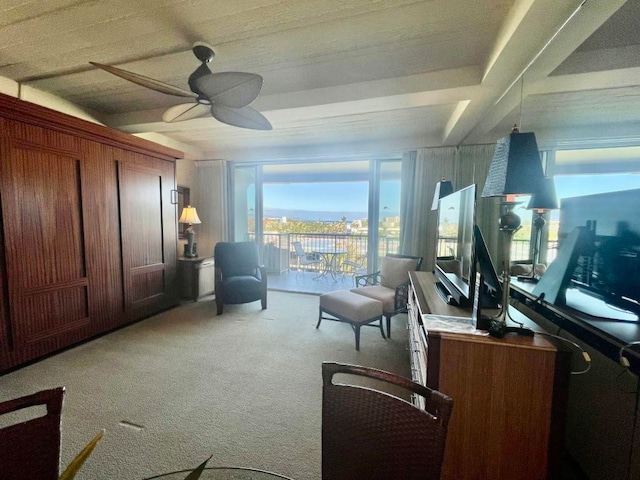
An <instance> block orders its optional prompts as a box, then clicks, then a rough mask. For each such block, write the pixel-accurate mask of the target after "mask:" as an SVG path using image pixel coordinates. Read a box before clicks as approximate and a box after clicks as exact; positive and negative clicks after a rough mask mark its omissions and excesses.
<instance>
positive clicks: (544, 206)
mask: <svg viewBox="0 0 640 480" xmlns="http://www.w3.org/2000/svg"><path fill="white" fill-rule="evenodd" d="M556 208H558V198H557V196H556V185H555V183H554V181H553V178H545V179H544V182H543V184H542V189H541V190H540V191H539V192H538V193H536V194H534V195H533V196H532V197H531V200H530V201H529V204H528V205H527V210H533V211H534V212H535V214H536V218H534V220H533V227H534V228H535V229H536V235H535V239H534V244H533V260H532V262H533V263H532V264H531V275H528V276H526V275H522V276H519V277H518V280H523V281H525V282H537V281H538V280H539V277H538V276H537V275H536V265H538V263H540V246H541V244H542V229H543V228H544V226H545V224H546V223H547V222H546V220H545V219H544V214H545V213H546V212H548V211H549V210H555V209H556Z"/></svg>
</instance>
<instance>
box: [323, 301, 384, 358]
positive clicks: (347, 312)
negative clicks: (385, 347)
mask: <svg viewBox="0 0 640 480" xmlns="http://www.w3.org/2000/svg"><path fill="white" fill-rule="evenodd" d="M323 314H326V315H331V316H330V317H326V316H323ZM323 319H324V320H334V321H337V322H345V323H348V324H349V325H351V328H353V331H354V332H355V334H356V350H360V327H362V326H363V325H369V326H372V327H379V328H380V333H381V334H382V338H387V337H385V335H384V329H383V328H382V302H381V301H380V300H376V299H375V298H370V297H365V296H364V295H358V294H357V293H353V292H350V291H348V290H338V291H336V292H329V293H323V294H322V295H320V314H319V316H318V324H317V325H316V328H318V327H320V322H322V320H323ZM374 322H378V325H373V323H374Z"/></svg>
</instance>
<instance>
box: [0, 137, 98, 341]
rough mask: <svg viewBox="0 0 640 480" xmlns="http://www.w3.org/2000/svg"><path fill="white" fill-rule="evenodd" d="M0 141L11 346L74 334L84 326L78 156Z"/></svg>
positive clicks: (85, 299) (85, 295)
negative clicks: (0, 148) (1, 143)
mask: <svg viewBox="0 0 640 480" xmlns="http://www.w3.org/2000/svg"><path fill="white" fill-rule="evenodd" d="M2 146H3V148H2V152H3V157H4V158H3V161H2V163H1V167H0V185H1V191H2V219H3V233H4V246H5V261H6V269H7V290H8V294H9V299H10V302H9V303H10V308H9V318H10V321H9V325H10V338H11V343H12V344H13V347H14V348H21V347H25V346H26V345H27V344H34V343H37V342H47V341H51V342H56V341H60V338H61V337H63V336H65V335H66V336H69V338H75V336H76V335H77V332H78V330H81V329H85V327H86V326H87V325H88V323H89V307H88V303H89V299H88V288H87V287H88V279H87V273H86V265H85V257H84V246H83V244H84V239H83V217H82V194H81V181H80V170H81V165H80V159H79V158H78V157H77V155H76V154H74V152H71V151H64V150H62V149H56V148H53V147H51V148H42V146H39V145H32V144H29V143H28V142H21V141H9V140H6V141H5V142H3V145H2ZM45 349H46V348H45Z"/></svg>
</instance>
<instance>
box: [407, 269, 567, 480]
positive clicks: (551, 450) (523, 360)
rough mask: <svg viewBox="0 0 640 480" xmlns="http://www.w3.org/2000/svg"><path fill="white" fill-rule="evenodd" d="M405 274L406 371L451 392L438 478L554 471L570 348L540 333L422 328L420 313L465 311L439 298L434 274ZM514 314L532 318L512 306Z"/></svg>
mask: <svg viewBox="0 0 640 480" xmlns="http://www.w3.org/2000/svg"><path fill="white" fill-rule="evenodd" d="M410 275H411V284H412V288H411V293H410V303H409V315H408V316H409V332H410V335H409V338H410V342H411V345H410V350H411V364H412V375H413V377H414V380H415V381H418V382H420V383H422V384H425V385H427V386H428V387H430V388H433V389H437V390H439V391H441V392H443V393H446V394H447V395H449V396H451V397H452V398H453V400H454V408H453V416H452V418H451V423H450V424H449V432H448V437H447V447H446V451H445V460H444V465H443V472H442V478H443V479H452V480H453V479H455V480H463V479H477V480H481V479H496V480H497V479H514V478H517V479H532V480H533V479H535V480H538V479H541V478H553V477H554V472H555V471H556V469H557V463H558V460H559V457H560V455H561V452H562V439H563V434H564V414H565V405H566V395H567V386H568V382H569V369H570V360H571V359H570V353H569V352H565V351H559V350H558V349H556V347H555V346H554V345H552V344H551V343H549V342H548V341H547V340H546V339H545V338H543V337H542V336H540V335H536V336H534V337H525V336H518V335H515V334H508V335H506V336H505V337H504V338H503V339H496V338H493V337H489V336H482V335H475V334H470V333H469V334H466V333H452V332H446V331H435V330H432V331H429V330H428V328H425V325H424V324H423V323H427V319H428V317H424V315H425V314H435V315H448V316H459V317H470V315H471V312H470V311H469V310H466V309H461V308H456V307H451V306H449V305H447V304H445V303H444V302H443V301H442V300H441V299H440V297H439V296H438V295H437V293H436V290H435V287H434V283H435V281H436V280H435V277H434V275H433V274H431V273H427V272H415V273H411V274H410ZM513 315H514V316H517V319H518V320H519V321H523V322H525V323H526V324H531V325H533V324H532V323H531V322H530V321H529V320H528V319H527V318H526V317H524V316H523V315H521V314H520V313H519V312H515V311H514V313H513ZM423 320H424V322H423ZM536 329H538V330H539V328H538V327H536Z"/></svg>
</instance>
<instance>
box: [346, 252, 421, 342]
mask: <svg viewBox="0 0 640 480" xmlns="http://www.w3.org/2000/svg"><path fill="white" fill-rule="evenodd" d="M421 266H422V257H416V256H411V255H397V254H392V253H389V254H387V255H386V256H384V257H383V258H382V261H381V262H380V270H378V271H377V272H374V273H369V274H366V275H356V276H355V277H354V278H355V284H356V288H352V289H351V291H352V292H354V293H357V294H359V295H365V296H367V297H370V298H375V299H376V300H380V301H381V302H382V314H383V315H384V317H385V318H386V320H387V338H391V317H393V316H394V315H397V314H399V313H404V312H406V311H407V302H408V301H409V272H413V271H416V270H420V267H421Z"/></svg>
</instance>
